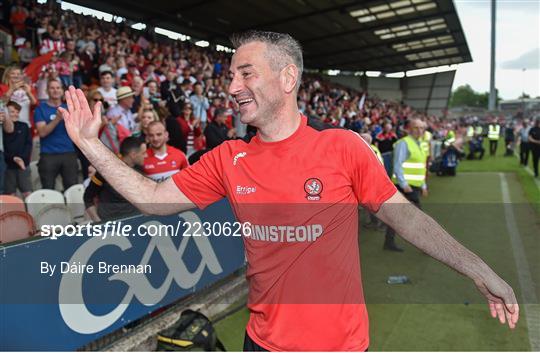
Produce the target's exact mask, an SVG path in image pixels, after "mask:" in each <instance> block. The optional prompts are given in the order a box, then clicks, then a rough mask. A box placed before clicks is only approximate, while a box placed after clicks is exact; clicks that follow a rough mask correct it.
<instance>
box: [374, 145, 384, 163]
mask: <svg viewBox="0 0 540 353" xmlns="http://www.w3.org/2000/svg"><path fill="white" fill-rule="evenodd" d="M371 149H372V150H373V152H375V155H376V156H377V158H379V162H381V163H382V164H384V161H383V159H382V154H381V151H379V148H378V147H377V146H375V145H371Z"/></svg>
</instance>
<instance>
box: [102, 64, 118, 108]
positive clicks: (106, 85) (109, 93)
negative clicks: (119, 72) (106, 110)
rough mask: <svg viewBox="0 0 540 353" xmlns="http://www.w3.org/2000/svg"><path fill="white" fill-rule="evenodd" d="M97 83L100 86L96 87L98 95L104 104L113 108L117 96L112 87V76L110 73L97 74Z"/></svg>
mask: <svg viewBox="0 0 540 353" xmlns="http://www.w3.org/2000/svg"><path fill="white" fill-rule="evenodd" d="M99 83H100V86H99V87H98V91H99V93H101V95H102V96H103V98H104V99H105V102H107V104H108V105H109V107H114V106H115V105H116V103H117V94H116V88H114V87H113V85H114V75H113V73H112V72H111V71H103V72H101V73H100V74H99Z"/></svg>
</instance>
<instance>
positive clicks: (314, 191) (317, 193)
mask: <svg viewBox="0 0 540 353" xmlns="http://www.w3.org/2000/svg"><path fill="white" fill-rule="evenodd" d="M322 190H323V184H322V182H321V181H320V180H319V179H317V178H309V179H308V180H306V182H305V183H304V191H305V192H306V194H307V195H306V199H308V200H310V201H319V200H320V199H321V192H322Z"/></svg>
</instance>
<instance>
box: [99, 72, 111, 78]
mask: <svg viewBox="0 0 540 353" xmlns="http://www.w3.org/2000/svg"><path fill="white" fill-rule="evenodd" d="M105 75H111V77H114V75H113V73H112V71H109V70H105V71H102V72H100V74H99V77H103V76H105Z"/></svg>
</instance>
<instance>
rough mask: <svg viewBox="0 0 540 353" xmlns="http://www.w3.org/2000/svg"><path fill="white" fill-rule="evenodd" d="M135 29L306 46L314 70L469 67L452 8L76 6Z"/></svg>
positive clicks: (212, 0) (412, 1) (311, 1)
mask: <svg viewBox="0 0 540 353" xmlns="http://www.w3.org/2000/svg"><path fill="white" fill-rule="evenodd" d="M71 2H73V3H76V4H79V5H83V6H87V7H91V8H94V9H97V10H102V11H106V12H109V13H112V14H115V15H117V16H122V17H125V18H127V19H130V20H132V21H135V22H137V21H140V22H142V23H145V24H148V25H151V26H157V27H162V28H166V29H169V30H172V31H176V32H180V33H183V34H187V35H190V36H191V37H193V38H196V39H199V40H206V41H208V42H210V43H212V44H221V45H224V46H230V43H229V40H228V37H229V35H230V34H231V33H234V32H237V31H242V30H246V29H261V30H271V31H278V32H286V33H289V34H291V35H292V36H293V37H295V38H296V39H298V40H300V42H301V44H302V47H303V49H304V60H305V66H306V67H307V68H310V69H339V70H346V71H382V72H398V71H407V70H414V69H423V68H429V67H435V66H441V65H451V64H458V63H464V62H470V61H472V59H471V54H470V52H469V48H468V46H467V41H466V39H465V35H464V33H463V29H462V27H461V24H460V22H459V18H458V15H457V13H456V9H455V7H454V4H453V3H452V1H449V0H374V1H347V0H272V1H270V0H242V1H231V0H182V1H171V0H151V1H132V0H115V1H103V0H75V1H71Z"/></svg>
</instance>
